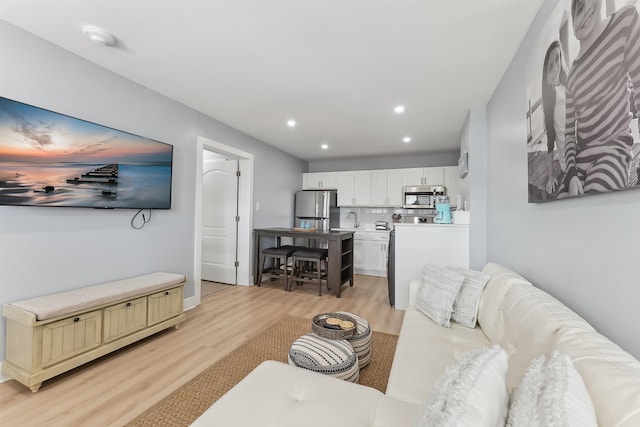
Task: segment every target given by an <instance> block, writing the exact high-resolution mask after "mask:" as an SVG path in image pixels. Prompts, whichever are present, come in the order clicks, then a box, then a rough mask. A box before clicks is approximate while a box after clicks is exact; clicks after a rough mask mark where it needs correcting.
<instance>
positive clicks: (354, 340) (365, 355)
mask: <svg viewBox="0 0 640 427" xmlns="http://www.w3.org/2000/svg"><path fill="white" fill-rule="evenodd" d="M338 313H340V314H344V315H346V316H350V317H352V318H353V319H354V320H355V321H356V322H357V323H358V328H357V330H356V333H355V334H354V335H352V336H350V337H348V338H346V340H347V341H349V343H350V344H351V345H352V346H353V349H354V350H355V351H356V355H357V356H358V366H359V367H360V369H362V368H364V367H365V366H367V365H368V364H369V361H370V360H371V338H372V335H371V328H370V327H369V322H367V321H366V320H365V319H363V318H362V317H360V316H358V315H357V314H353V313H349V312H348V311H338Z"/></svg>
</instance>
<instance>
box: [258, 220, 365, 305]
mask: <svg viewBox="0 0 640 427" xmlns="http://www.w3.org/2000/svg"><path fill="white" fill-rule="evenodd" d="M253 231H254V239H255V240H254V244H253V251H254V253H253V259H254V275H253V277H254V279H253V280H254V285H257V284H258V276H259V274H258V273H259V271H258V270H259V269H260V265H259V260H260V250H261V249H263V248H261V247H260V238H261V237H267V236H271V237H276V238H277V241H278V246H279V245H280V237H294V238H299V239H310V240H318V241H326V242H328V246H329V247H328V250H329V253H328V257H329V262H328V267H327V268H328V271H327V284H328V286H329V288H331V290H335V293H336V297H338V298H340V293H341V290H342V285H343V284H344V283H345V282H349V285H350V286H353V232H352V231H301V230H299V229H293V228H256V229H254V230H253Z"/></svg>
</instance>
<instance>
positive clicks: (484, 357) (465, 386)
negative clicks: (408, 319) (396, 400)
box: [413, 345, 508, 427]
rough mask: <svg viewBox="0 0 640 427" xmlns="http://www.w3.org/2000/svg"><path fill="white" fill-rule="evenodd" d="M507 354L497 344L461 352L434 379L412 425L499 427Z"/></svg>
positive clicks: (504, 403) (504, 412)
mask: <svg viewBox="0 0 640 427" xmlns="http://www.w3.org/2000/svg"><path fill="white" fill-rule="evenodd" d="M507 365H508V356H507V353H506V352H505V351H504V349H503V348H502V347H500V346H498V345H494V346H491V347H485V348H481V349H478V350H473V351H469V352H466V353H464V354H463V355H462V356H461V357H460V359H458V360H457V361H456V362H455V363H454V364H453V365H452V366H449V367H448V368H447V369H446V370H445V372H444V374H443V375H442V377H440V379H438V381H437V382H436V384H435V386H434V389H433V392H432V394H431V397H430V398H429V399H428V400H427V401H426V402H425V404H424V405H423V407H422V409H421V410H420V412H419V413H418V416H417V417H416V419H415V420H414V423H413V425H414V427H426V426H428V427H441V426H453V425H455V426H460V427H463V426H469V427H472V426H490V427H494V426H503V425H504V421H505V418H506V416H507V402H508V395H507V386H506V385H505V378H506V374H507Z"/></svg>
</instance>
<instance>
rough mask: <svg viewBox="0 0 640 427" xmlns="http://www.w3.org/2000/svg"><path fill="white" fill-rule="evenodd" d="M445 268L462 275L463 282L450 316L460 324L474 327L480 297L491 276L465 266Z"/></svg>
mask: <svg viewBox="0 0 640 427" xmlns="http://www.w3.org/2000/svg"><path fill="white" fill-rule="evenodd" d="M446 268H447V269H448V270H451V271H455V272H456V273H460V274H462V275H463V276H464V282H462V287H461V288H460V292H458V295H457V296H456V299H455V301H454V303H453V312H452V313H451V318H452V319H453V320H455V321H456V322H458V323H460V324H461V325H462V326H466V327H467V328H475V327H476V323H477V321H478V306H479V305H480V297H481V296H482V291H484V287H485V286H487V283H488V282H489V279H490V278H491V276H489V275H488V274H485V273H482V272H480V271H474V270H467V269H465V268H457V267H446Z"/></svg>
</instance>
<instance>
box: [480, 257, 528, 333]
mask: <svg viewBox="0 0 640 427" xmlns="http://www.w3.org/2000/svg"><path fill="white" fill-rule="evenodd" d="M482 272H483V273H485V274H488V275H489V276H490V278H489V281H488V282H487V285H486V286H485V288H484V292H483V293H482V296H481V297H480V305H479V307H478V323H479V324H480V327H481V328H482V331H483V332H484V334H485V335H486V336H487V337H488V338H489V340H491V342H493V343H498V342H500V340H501V339H502V335H503V334H504V318H503V316H502V303H503V301H504V297H505V296H506V294H507V291H508V290H509V288H510V287H511V285H513V284H514V283H525V284H529V282H528V281H527V280H526V279H525V278H523V277H522V276H520V275H519V274H517V273H515V272H513V271H511V270H509V269H508V268H505V267H503V266H501V265H498V264H494V263H489V264H487V265H486V266H485V267H484V268H483V269H482Z"/></svg>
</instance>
